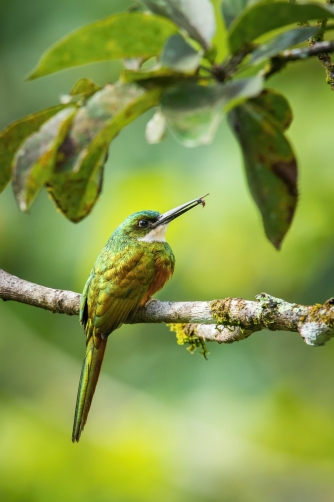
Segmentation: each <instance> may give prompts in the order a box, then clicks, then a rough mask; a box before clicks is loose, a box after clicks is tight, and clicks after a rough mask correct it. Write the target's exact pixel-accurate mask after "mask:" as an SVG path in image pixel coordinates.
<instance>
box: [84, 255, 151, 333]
mask: <svg viewBox="0 0 334 502" xmlns="http://www.w3.org/2000/svg"><path fill="white" fill-rule="evenodd" d="M93 272H94V273H93V277H92V279H91V281H90V284H89V286H88V291H87V305H88V310H87V314H88V318H89V319H91V320H92V327H94V335H95V334H96V335H99V334H100V335H108V334H109V333H111V332H112V331H114V330H115V329H117V328H119V327H120V326H121V325H122V324H123V322H124V321H125V320H126V319H127V318H129V317H130V316H131V315H133V314H134V313H135V312H136V310H137V309H138V306H139V304H140V301H141V300H142V298H143V296H144V294H145V293H146V291H147V289H148V287H149V285H150V284H151V282H152V280H153V278H154V276H155V265H154V261H153V259H150V257H149V256H148V255H147V253H144V252H143V250H142V249H141V248H139V249H138V248H137V247H135V248H134V249H133V250H132V251H130V252H129V251H128V252H127V254H126V256H125V255H124V252H120V253H117V254H113V255H112V258H110V254H109V253H108V252H107V251H106V252H105V254H103V253H102V254H101V255H100V257H99V260H98V262H97V264H96V266H95V267H94V269H93Z"/></svg>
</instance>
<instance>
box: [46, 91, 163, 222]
mask: <svg viewBox="0 0 334 502" xmlns="http://www.w3.org/2000/svg"><path fill="white" fill-rule="evenodd" d="M160 94H161V90H160V89H159V88H149V89H146V88H145V87H142V86H139V85H137V84H123V85H119V84H117V85H108V86H106V87H105V88H104V89H102V90H101V91H98V92H96V93H95V94H94V95H93V96H92V97H91V98H89V99H88V100H87V103H86V105H85V106H83V107H81V108H80V110H79V111H78V113H77V114H76V116H75V118H74V121H73V123H72V126H71V129H70V131H69V133H68V134H67V136H66V138H65V140H64V142H63V144H62V146H61V147H60V148H59V151H58V162H57V165H56V168H55V171H54V174H53V176H52V177H51V178H49V181H48V190H49V192H50V194H51V196H52V198H53V199H54V201H55V202H56V204H57V206H58V208H59V209H60V210H61V211H62V213H63V214H64V215H65V216H66V217H67V218H69V219H70V220H71V221H74V222H77V221H80V220H82V219H83V218H84V217H85V216H87V214H88V213H89V212H90V211H91V209H92V207H93V206H94V204H95V202H96V200H97V198H98V196H99V193H100V190H101V183H102V176H103V164H104V162H105V158H106V153H107V151H108V146H109V143H110V141H111V140H112V139H113V138H114V137H115V136H116V135H117V134H118V133H119V132H120V131H121V129H123V128H124V127H125V126H126V125H127V124H129V123H130V122H132V121H133V120H134V119H135V118H137V117H138V116H139V115H141V114H142V113H144V112H145V111H146V110H148V109H149V108H151V107H153V106H156V105H157V104H158V102H159V97H160Z"/></svg>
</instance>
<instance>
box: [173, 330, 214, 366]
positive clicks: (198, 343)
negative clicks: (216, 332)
mask: <svg viewBox="0 0 334 502" xmlns="http://www.w3.org/2000/svg"><path fill="white" fill-rule="evenodd" d="M167 327H168V328H169V329H170V330H171V331H173V332H174V333H175V335H176V342H177V344H178V345H185V344H189V346H188V347H187V350H188V351H189V352H190V354H194V352H195V351H196V349H198V348H200V349H201V350H200V352H199V353H200V354H201V355H202V356H203V357H204V358H205V359H207V355H208V354H209V351H208V350H207V348H206V345H205V342H204V340H203V339H202V338H200V337H198V336H196V331H195V330H194V329H192V328H193V325H191V324H182V323H172V324H167Z"/></svg>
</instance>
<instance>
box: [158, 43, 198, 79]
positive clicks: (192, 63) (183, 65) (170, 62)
mask: <svg viewBox="0 0 334 502" xmlns="http://www.w3.org/2000/svg"><path fill="white" fill-rule="evenodd" d="M201 57H202V54H201V53H200V52H198V51H196V50H195V49H194V48H193V47H191V45H189V44H188V43H187V42H186V41H185V39H184V38H183V37H182V36H181V35H180V34H179V33H177V34H176V35H172V36H171V37H170V38H169V39H168V40H167V42H166V45H165V47H164V49H163V52H162V55H161V65H162V66H163V67H166V68H171V69H172V70H175V71H178V72H181V73H194V72H195V71H196V70H197V68H198V66H199V64H200V61H201Z"/></svg>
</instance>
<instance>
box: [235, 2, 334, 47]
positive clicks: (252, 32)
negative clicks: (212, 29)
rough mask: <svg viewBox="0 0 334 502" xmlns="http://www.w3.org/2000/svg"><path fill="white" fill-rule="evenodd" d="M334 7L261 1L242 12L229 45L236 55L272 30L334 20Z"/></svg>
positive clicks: (311, 3)
mask: <svg viewBox="0 0 334 502" xmlns="http://www.w3.org/2000/svg"><path fill="white" fill-rule="evenodd" d="M333 17H334V8H333V7H331V6H329V5H322V4H320V3H316V2H310V3H304V4H300V3H298V4H297V3H287V2H273V3H267V2H261V3H257V4H255V5H254V6H251V7H249V8H247V9H245V10H244V11H243V13H242V14H241V16H240V17H238V18H237V19H236V20H235V22H234V23H233V24H232V25H231V27H230V34H229V42H230V49H231V52H232V53H233V54H235V53H236V52H238V51H239V50H240V49H241V48H242V47H244V46H247V45H248V44H249V43H250V42H253V40H255V39H256V38H258V37H260V36H261V35H264V34H265V33H268V32H269V31H271V30H275V29H277V28H281V27H283V26H288V25H289V24H292V23H297V22H306V21H311V20H312V19H324V18H333Z"/></svg>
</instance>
